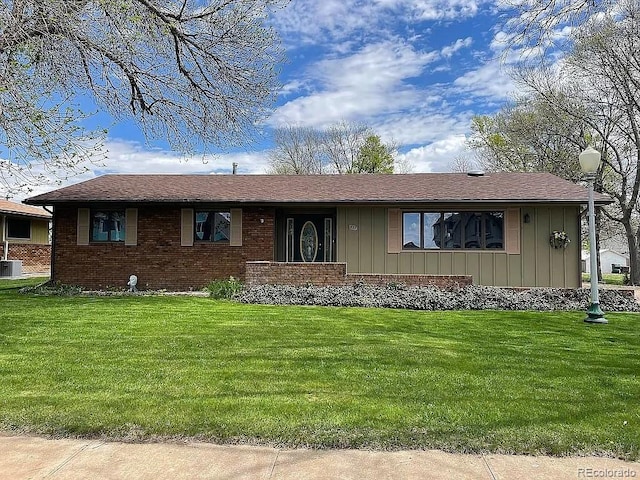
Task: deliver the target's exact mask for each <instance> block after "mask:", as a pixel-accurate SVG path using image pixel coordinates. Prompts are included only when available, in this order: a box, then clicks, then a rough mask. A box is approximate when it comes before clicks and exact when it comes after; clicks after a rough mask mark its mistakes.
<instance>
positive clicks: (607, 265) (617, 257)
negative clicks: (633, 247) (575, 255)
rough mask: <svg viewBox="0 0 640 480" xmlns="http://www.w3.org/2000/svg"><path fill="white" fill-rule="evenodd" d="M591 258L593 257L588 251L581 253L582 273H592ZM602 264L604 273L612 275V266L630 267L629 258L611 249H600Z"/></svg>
mask: <svg viewBox="0 0 640 480" xmlns="http://www.w3.org/2000/svg"><path fill="white" fill-rule="evenodd" d="M590 257H591V255H590V254H589V252H588V251H587V250H582V252H581V260H582V271H583V272H584V273H591V268H590V262H589V260H590ZM600 264H601V267H600V268H601V269H602V273H611V270H612V265H613V264H615V265H621V266H623V267H628V266H629V256H628V255H624V254H622V253H619V252H616V251H615V250H611V249H610V248H602V249H600Z"/></svg>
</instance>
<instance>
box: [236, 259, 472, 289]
mask: <svg viewBox="0 0 640 480" xmlns="http://www.w3.org/2000/svg"><path fill="white" fill-rule="evenodd" d="M472 280H473V277H472V276H471V275H401V274H397V275H396V274H362V273H356V274H348V273H347V264H346V263H284V262H249V263H247V273H246V283H247V285H262V284H274V285H295V286H301V285H307V284H312V285H316V286H331V285H351V284H353V283H355V282H358V281H363V282H365V283H369V284H372V285H387V284H389V283H401V284H404V285H409V286H437V287H441V288H447V287H454V286H463V285H471V283H472Z"/></svg>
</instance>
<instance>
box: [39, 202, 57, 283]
mask: <svg viewBox="0 0 640 480" xmlns="http://www.w3.org/2000/svg"><path fill="white" fill-rule="evenodd" d="M42 208H44V210H45V211H46V212H49V213H50V214H51V259H50V260H49V263H50V264H51V275H50V276H49V279H50V280H51V281H52V282H53V281H55V280H54V279H55V275H54V268H55V262H54V259H55V258H56V255H55V252H56V216H55V215H54V214H53V210H49V209H48V208H47V207H42Z"/></svg>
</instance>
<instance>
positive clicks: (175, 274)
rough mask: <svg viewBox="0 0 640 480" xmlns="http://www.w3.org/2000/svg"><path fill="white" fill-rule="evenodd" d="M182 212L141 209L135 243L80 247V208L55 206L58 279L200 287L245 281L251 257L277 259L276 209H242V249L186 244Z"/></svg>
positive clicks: (102, 285)
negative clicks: (232, 279)
mask: <svg viewBox="0 0 640 480" xmlns="http://www.w3.org/2000/svg"><path fill="white" fill-rule="evenodd" d="M83 206H84V205H83ZM180 212H181V209H180V207H179V206H178V207H171V206H141V207H138V244H137V245H136V246H125V245H124V244H123V243H102V244H90V245H77V240H76V229H77V208H76V207H66V206H64V207H62V206H60V207H56V209H55V215H56V221H55V236H54V241H55V242H56V245H55V259H54V262H55V269H54V275H55V278H54V280H55V281H59V282H62V283H65V284H70V285H79V286H82V287H84V288H90V289H107V288H109V287H116V288H126V285H127V281H128V280H129V276H130V275H132V274H135V275H137V276H138V288H139V289H141V290H142V289H163V288H166V289H169V290H189V289H200V288H202V287H203V286H205V285H206V284H207V283H209V282H210V281H211V280H214V279H225V278H229V276H234V277H236V278H239V279H242V280H244V277H245V265H246V262H247V261H250V260H273V251H274V243H273V242H274V218H275V215H274V213H275V212H274V210H273V209H259V208H243V215H242V246H241V247H231V246H229V245H228V244H213V243H195V244H194V245H193V246H192V247H182V246H181V245H180V220H181V219H180ZM261 219H263V220H264V222H263V223H261V222H260V220H261Z"/></svg>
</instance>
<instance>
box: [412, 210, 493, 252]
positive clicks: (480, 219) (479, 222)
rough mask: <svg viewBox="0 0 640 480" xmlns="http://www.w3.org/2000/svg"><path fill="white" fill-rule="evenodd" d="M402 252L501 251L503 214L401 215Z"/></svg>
mask: <svg viewBox="0 0 640 480" xmlns="http://www.w3.org/2000/svg"><path fill="white" fill-rule="evenodd" d="M402 223H403V225H402V245H403V249H405V250H439V249H443V250H454V249H465V250H473V249H503V248H504V212H404V213H403V214H402Z"/></svg>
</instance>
